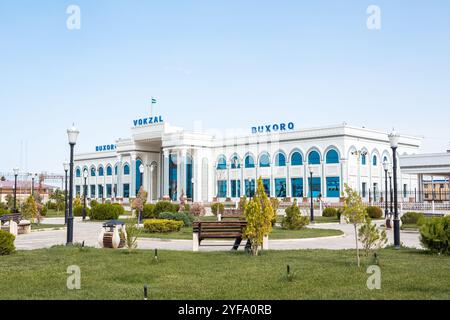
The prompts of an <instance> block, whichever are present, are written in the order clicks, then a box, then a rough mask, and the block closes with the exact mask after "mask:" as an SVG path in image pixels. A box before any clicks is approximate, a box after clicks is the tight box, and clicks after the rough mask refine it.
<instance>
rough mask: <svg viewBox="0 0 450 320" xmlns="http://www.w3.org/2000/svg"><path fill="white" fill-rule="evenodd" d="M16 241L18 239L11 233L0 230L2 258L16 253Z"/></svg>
mask: <svg viewBox="0 0 450 320" xmlns="http://www.w3.org/2000/svg"><path fill="white" fill-rule="evenodd" d="M15 239H16V237H15V236H14V235H12V234H11V233H9V232H6V231H3V230H0V256H6V255H9V254H11V253H14V251H16V247H14V240H15Z"/></svg>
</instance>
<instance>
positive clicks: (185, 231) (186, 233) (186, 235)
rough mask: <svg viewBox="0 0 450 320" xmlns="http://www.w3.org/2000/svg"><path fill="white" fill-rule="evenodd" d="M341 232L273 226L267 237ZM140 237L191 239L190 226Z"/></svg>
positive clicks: (338, 233) (324, 234)
mask: <svg viewBox="0 0 450 320" xmlns="http://www.w3.org/2000/svg"><path fill="white" fill-rule="evenodd" d="M342 234H343V232H342V231H340V230H334V229H308V228H307V229H302V230H283V229H281V228H274V229H273V230H272V233H271V234H270V235H269V239H272V240H276V239H305V238H319V237H330V236H340V235H342ZM140 237H141V238H159V239H184V240H189V239H192V227H183V228H181V230H180V231H179V232H171V233H147V232H141V235H140Z"/></svg>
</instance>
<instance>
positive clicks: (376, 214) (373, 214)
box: [366, 207, 383, 219]
mask: <svg viewBox="0 0 450 320" xmlns="http://www.w3.org/2000/svg"><path fill="white" fill-rule="evenodd" d="M366 212H367V214H368V215H369V217H370V218H371V219H380V218H381V217H383V210H382V209H381V208H380V207H367V208H366Z"/></svg>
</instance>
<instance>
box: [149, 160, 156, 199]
mask: <svg viewBox="0 0 450 320" xmlns="http://www.w3.org/2000/svg"><path fill="white" fill-rule="evenodd" d="M153 171H155V165H153V164H152V165H150V203H153Z"/></svg>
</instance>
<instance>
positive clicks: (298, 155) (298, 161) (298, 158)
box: [291, 152, 303, 166]
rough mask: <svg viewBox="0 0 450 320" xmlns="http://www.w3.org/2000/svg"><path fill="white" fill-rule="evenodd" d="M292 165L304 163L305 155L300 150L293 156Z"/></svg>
mask: <svg viewBox="0 0 450 320" xmlns="http://www.w3.org/2000/svg"><path fill="white" fill-rule="evenodd" d="M291 165H292V166H301V165H303V157H302V154H301V153H300V152H295V153H293V154H292V157H291Z"/></svg>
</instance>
